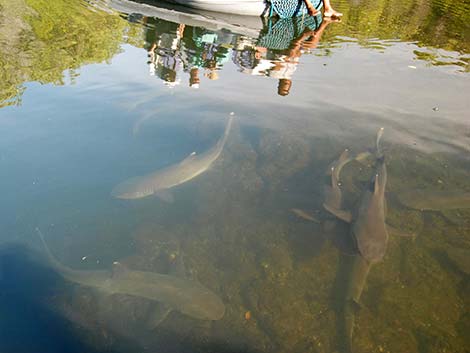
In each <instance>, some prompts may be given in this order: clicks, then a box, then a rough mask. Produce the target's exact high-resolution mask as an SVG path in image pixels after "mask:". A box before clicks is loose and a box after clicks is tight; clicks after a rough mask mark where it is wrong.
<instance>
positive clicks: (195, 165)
mask: <svg viewBox="0 0 470 353" xmlns="http://www.w3.org/2000/svg"><path fill="white" fill-rule="evenodd" d="M233 119H234V116H233V114H231V115H230V117H229V119H228V122H227V125H226V127H225V131H224V134H223V135H222V137H221V138H220V139H219V141H218V142H217V143H216V144H215V145H214V146H213V147H211V148H210V149H209V150H207V151H205V152H204V153H202V154H200V155H197V154H196V152H193V153H191V154H190V155H189V156H188V157H187V158H185V159H184V160H182V161H181V162H179V163H177V164H173V165H171V166H168V167H166V168H163V169H159V170H157V171H155V172H153V173H150V174H147V175H144V176H136V177H133V178H130V179H128V180H126V181H124V182H122V183H120V184H118V185H117V186H116V187H115V188H114V189H113V190H112V192H111V195H112V196H114V197H116V198H119V199H140V198H143V197H146V196H150V195H153V194H155V195H156V196H158V197H160V198H161V199H163V200H165V201H172V196H171V194H169V189H171V188H172V187H174V186H178V185H181V184H183V183H185V182H187V181H189V180H191V179H193V178H195V177H197V176H198V175H200V174H202V173H204V172H205V171H206V170H207V169H209V167H210V166H211V164H212V163H214V162H215V160H216V159H217V158H218V157H219V155H220V153H221V152H222V150H223V148H224V145H225V142H226V141H227V138H228V135H229V132H230V129H231V127H232V124H233Z"/></svg>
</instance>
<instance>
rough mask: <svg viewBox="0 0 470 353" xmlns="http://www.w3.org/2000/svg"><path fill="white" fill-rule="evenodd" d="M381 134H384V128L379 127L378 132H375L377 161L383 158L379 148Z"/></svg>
mask: <svg viewBox="0 0 470 353" xmlns="http://www.w3.org/2000/svg"><path fill="white" fill-rule="evenodd" d="M383 134H384V128H383V127H381V128H380V129H379V131H377V138H376V140H375V151H376V155H377V159H380V158H383V151H382V148H381V146H380V140H381V139H382V136H383Z"/></svg>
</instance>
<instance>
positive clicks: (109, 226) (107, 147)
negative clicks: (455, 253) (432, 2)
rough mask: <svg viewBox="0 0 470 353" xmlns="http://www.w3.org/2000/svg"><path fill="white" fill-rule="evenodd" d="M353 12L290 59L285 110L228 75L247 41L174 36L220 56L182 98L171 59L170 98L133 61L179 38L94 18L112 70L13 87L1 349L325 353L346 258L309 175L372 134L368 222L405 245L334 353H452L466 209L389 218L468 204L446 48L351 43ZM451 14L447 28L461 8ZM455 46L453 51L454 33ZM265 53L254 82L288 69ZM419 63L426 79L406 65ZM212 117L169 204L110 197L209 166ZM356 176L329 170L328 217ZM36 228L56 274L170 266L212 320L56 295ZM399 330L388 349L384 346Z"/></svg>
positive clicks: (85, 293) (5, 121) (69, 290)
mask: <svg viewBox="0 0 470 353" xmlns="http://www.w3.org/2000/svg"><path fill="white" fill-rule="evenodd" d="M34 4H36V3H35V2H34ZM34 4H33V5H34ZM74 4H76V5H77V6H80V9H81V10H80V11H83V13H82V12H80V13H81V15H80V16H82V17H80V18H81V19H83V21H85V22H84V23H86V21H87V19H90V21H91V19H92V18H93V16H94V15H93V12H92V11H91V10H90V8H89V7H87V6H86V4H85V3H83V2H75V3H74ZM100 4H101V3H100ZM10 5H11V3H8V2H5V3H4V4H3V6H5V8H10V7H11V6H10ZM33 5H31V6H33ZM101 5H103V4H101ZM437 5H439V4H437ZM8 6H10V7H8ZM103 6H104V5H103ZM355 6H356V5H355V4H349V3H339V4H338V8H339V9H340V10H342V11H343V12H345V13H346V11H348V9H349V10H350V11H351V12H349V17H348V14H346V16H345V19H344V20H343V23H332V24H330V25H329V26H328V27H327V28H326V30H325V32H324V33H323V37H322V39H321V40H320V42H319V44H318V47H317V48H310V49H306V50H305V51H304V52H302V54H301V55H300V57H298V58H296V59H292V60H293V62H294V64H293V65H292V66H291V69H292V68H293V69H292V70H293V71H292V72H291V73H290V77H291V79H292V87H291V89H290V92H289V94H288V95H286V96H281V95H279V94H278V84H279V77H281V76H279V74H278V73H276V69H273V68H272V66H270V67H271V68H270V69H269V70H268V71H265V72H263V71H261V72H259V74H258V75H256V74H254V73H255V71H253V69H247V68H246V67H245V68H243V67H240V65H237V64H236V63H237V60H236V59H235V58H237V57H238V56H237V51H239V50H241V49H237V48H241V47H242V44H243V43H251V44H253V43H256V40H257V38H250V37H248V36H246V35H245V36H242V35H241V34H240V33H238V32H236V31H235V30H233V28H232V32H230V31H228V30H227V29H224V30H213V29H210V28H209V25H207V26H208V28H204V27H202V26H201V27H200V28H193V27H191V25H190V24H186V27H185V28H184V33H185V34H184V36H187V37H185V38H186V39H187V38H195V37H197V36H196V34H197V33H199V34H200V33H203V35H199V37H197V38H198V39H199V40H200V41H201V42H203V43H204V41H206V42H207V43H206V44H211V43H212V45H214V46H216V47H217V48H218V50H219V51H223V50H222V49H221V48H223V49H224V50H225V52H226V57H224V58H225V59H224V60H222V61H219V62H218V63H217V69H216V70H213V69H211V68H210V67H205V66H204V65H205V64H200V66H199V78H200V83H199V87H198V88H194V87H190V86H191V84H190V73H189V72H190V69H191V65H190V64H189V61H188V62H184V65H185V66H184V68H181V69H180V70H179V71H178V72H177V77H178V79H179V81H178V80H177V81H176V82H177V83H176V84H170V83H168V80H167V82H164V80H162V79H161V78H160V77H158V74H157V75H151V74H150V73H151V72H152V71H151V70H152V68H150V67H149V65H151V64H149V61H151V59H150V56H149V48H151V45H152V44H153V42H157V40H156V39H152V38H160V39H161V40H162V42H163V41H164V39H165V38H163V37H164V35H167V37H169V38H170V39H175V38H176V37H175V28H176V27H177V24H176V23H171V22H168V21H165V20H163V19H160V20H158V21H157V20H155V19H151V18H147V17H145V16H144V17H140V16H134V17H135V18H136V19H137V23H133V22H132V21H129V22H128V20H129V16H128V15H127V14H125V13H123V14H121V15H120V17H119V16H118V15H116V14H108V13H106V12H104V10H103V9H95V10H94V11H97V13H99V14H100V16H109V18H113V19H114V18H117V19H118V21H120V22H119V23H120V24H121V25H122V26H123V28H124V31H123V32H124V33H126V34H125V35H122V33H123V32H119V33H118V32H117V33H116V38H118V40H119V43H120V44H119V52H116V53H112V55H110V58H109V60H108V61H107V62H101V61H99V60H98V62H93V61H88V62H84V63H83V64H81V65H79V67H78V68H75V67H74V68H73V72H72V73H71V72H68V71H65V72H64V84H57V82H55V83H54V82H53V83H50V82H44V81H42V80H39V81H40V82H37V80H34V79H26V80H25V81H24V82H21V84H20V85H19V86H18V87H22V89H23V93H22V94H21V104H18V105H15V104H13V105H9V106H4V107H3V108H1V109H0V180H1V181H2V183H0V195H1V202H0V288H1V290H2V292H1V294H0V295H1V296H0V300H1V303H0V306H1V309H0V310H1V315H2V317H3V318H4V319H2V323H1V331H0V332H1V333H0V341H1V342H0V351H2V352H15V353H16V352H84V351H87V352H92V351H97V352H114V351H125V352H135V351H148V352H173V351H174V352H211V351H214V352H215V351H217V352H221V351H222V352H242V351H243V352H258V351H260V352H281V351H284V352H285V351H292V352H297V351H299V352H334V351H336V349H337V342H338V340H339V339H340V338H338V337H337V329H336V326H335V305H337V304H335V303H333V301H334V300H333V299H332V298H335V297H336V296H337V294H338V293H337V292H338V288H339V287H337V286H336V285H337V283H336V285H335V281H338V278H341V276H339V275H338V274H337V271H339V270H338V269H340V268H341V266H340V264H341V263H344V261H345V260H344V256H346V255H343V254H342V253H341V251H339V250H341V246H338V242H340V243H341V237H342V236H343V235H344V234H346V235H347V232H348V229H347V226H343V228H344V227H346V228H344V229H340V228H341V227H339V228H338V229H337V234H334V235H328V234H327V233H326V231H325V228H324V223H327V222H328V221H329V220H331V215H327V214H326V213H325V212H324V210H323V208H322V203H323V198H322V197H323V196H322V193H323V184H324V182H325V172H326V171H327V170H328V165H329V164H330V163H331V162H332V161H334V160H335V159H337V158H338V156H339V155H340V153H341V152H342V151H343V150H344V149H345V148H349V149H351V150H352V151H357V152H359V151H365V150H368V149H371V148H372V147H373V146H374V140H375V134H376V132H377V130H378V129H379V128H380V127H384V128H385V134H384V138H383V144H384V146H385V153H386V160H387V166H388V172H389V181H388V184H387V198H388V200H389V204H388V206H389V211H388V216H389V219H390V221H391V222H392V223H393V224H394V225H395V226H399V227H401V228H402V229H406V230H408V231H410V230H411V231H415V232H416V233H418V236H417V237H416V239H415V240H410V239H406V238H403V239H401V238H394V237H391V239H390V244H389V247H388V251H387V255H386V257H385V258H384V260H383V262H381V263H379V264H377V265H376V266H374V267H372V269H371V273H370V275H369V277H368V280H367V284H366V287H365V289H364V293H363V295H362V298H361V305H362V306H363V307H364V309H363V310H362V311H360V312H359V313H358V314H357V318H356V328H355V331H354V338H353V345H354V346H355V347H357V351H364V352H365V351H388V352H393V351H403V352H404V351H406V352H438V351H452V352H465V351H466V347H468V330H467V328H468V327H469V326H468V325H469V321H468V305H469V303H468V296H467V295H466V294H465V293H468V272H465V266H464V265H462V264H461V263H460V262H458V261H457V260H455V259H454V258H453V257H452V255H449V254H451V252H450V251H449V249H455V248H461V249H464V250H467V251H470V213H469V211H468V208H463V209H458V210H454V209H451V208H450V207H449V209H444V210H434V211H421V210H415V209H412V208H410V207H406V206H404V205H403V204H400V203H399V201H397V200H398V199H399V196H400V195H402V194H403V193H407V192H409V191H410V190H415V189H425V190H429V191H432V190H450V191H460V192H462V194H464V193H465V192H467V193H468V192H470V184H469V182H468V180H469V178H468V176H469V173H470V164H469V157H468V156H469V154H468V153H469V148H470V142H469V139H470V125H469V119H468V111H469V109H470V102H469V101H468V93H467V92H468V91H469V88H470V79H469V75H468V64H465V63H468V55H469V54H468V52H466V48H465V40H464V39H461V42H459V41H457V42H455V41H454V42H453V38H452V36H451V35H450V34H448V33H447V32H446V33H447V35H448V36H449V37H448V38H447V37H446V38H445V39H446V40H447V41H446V42H445V43H443V44H441V46H439V43H437V44H436V43H434V42H432V33H434V32H433V31H434V30H435V27H432V26H431V28H428V33H427V34H428V35H429V38H431V39H429V38H428V37H426V36H425V37H426V38H424V37H423V39H422V41H421V42H420V41H419V40H418V39H415V38H411V39H410V38H405V37H406V36H407V35H408V33H405V32H406V31H404V32H403V33H400V31H399V30H397V33H395V34H394V35H390V34H389V33H382V29H381V27H380V26H378V29H377V28H375V29H374V30H375V32H374V33H373V34H372V35H370V36H368V34H367V33H368V32H367V28H362V32H360V33H356V32H355V27H354V25H353V24H352V23H351V19H352V18H353V17H354V16H353V15H354V12H353V10H354V9H355V8H356V7H355ZM442 6H444V5H442ZM458 6H460V7H458ZM458 6H457V7H458V8H459V9H461V10H462V11H463V9H464V7H465V4H460V5H458ZM365 8H367V6H365ZM386 10H387V11H389V12H390V13H392V12H393V10H394V9H393V8H386ZM384 11H385V10H384ZM385 12H386V11H385ZM457 12H458V11H457ZM18 16H19V18H20V17H21V16H20V15H18ZM73 16H78V15H77V14H74V15H73ZM131 19H132V18H131ZM452 19H454V17H452ZM72 20H73V19H72V18H71V19H70V21H71V23H73V21H72ZM132 20H133V21H134V20H135V19H132ZM382 21H386V19H382ZM456 21H457V20H456ZM372 22H373V20H371V23H372ZM90 23H91V22H90ZM183 23H184V21H183ZM380 23H381V22H380V21H378V24H379V25H380ZM456 23H457V24H458V25H460V24H459V22H456ZM374 24H377V23H375V22H374ZM374 24H370V26H371V27H373V26H374ZM385 24H388V22H385ZM454 25H455V23H454V22H452V23H450V24H448V25H447V26H448V27H445V28H446V29H449V28H453V27H452V26H454ZM455 26H457V25H455ZM242 28H243V27H242ZM460 29H461V33H462V35H463V36H464V37H465V35H466V33H467V31H468V28H467V27H461V28H460ZM245 30H246V28H244V29H243V31H245ZM126 31H127V32H126ZM243 31H241V32H243ZM449 31H451V30H450V29H449ZM26 33H29V32H26ZM194 33H196V34H194ZM1 34H2V36H3V37H1V38H2V40H1V41H0V44H1V45H2V46H1V49H0V50H2V51H3V53H4V54H5V57H6V58H11V57H10V56H8V55H9V50H10V49H11V48H12V47H14V45H15V43H16V42H15V43H14V42H13V40H12V42H11V43H10V42H8V41H7V40H6V39H8V38H12V37H5V36H7V35H6V34H4V33H3V32H2V33H1ZM56 35H57V34H56ZM260 35H261V34H260ZM57 36H58V35H57ZM57 38H58V39H57V40H58V42H59V43H62V42H61V39H60V37H57ZM129 38H130V39H129ZM162 38H163V39H162ZM167 39H168V38H166V39H165V40H167ZM90 40H92V39H90ZM93 40H96V39H93ZM152 41H153V42H152ZM280 41H281V39H280ZM44 43H45V42H44ZM64 43H65V44H64V48H67V46H66V43H68V42H66V41H65V39H64ZM160 43H161V42H160ZM449 43H454V45H455V46H454V47H453V48H449V45H450V44H449ZM455 43H457V44H455ZM251 44H250V45H251ZM97 45H98V46H99V45H100V43H99V42H97ZM101 45H104V44H103V43H101ZM10 46H11V48H10ZM46 47H47V45H46ZM51 47H52V46H51ZM160 49H161V50H163V49H165V50H166V54H165V55H167V56H166V57H167V58H168V57H170V58H171V56H172V55H173V54H171V53H172V52H171V50H170V49H168V48H164V47H161V48H157V50H160ZM186 49H187V48H186ZM63 50H66V49H63ZM188 50H189V49H188ZM267 50H268V51H267V54H261V55H266V56H265V59H266V62H265V63H266V65H268V64H269V62H270V63H271V65H275V64H276V63H277V64H278V65H280V64H279V63H280V62H281V63H282V62H283V60H284V59H285V55H287V54H286V52H281V51H275V50H273V51H270V49H269V48H268V49H267ZM421 52H426V53H432V54H433V55H434V56H433V59H429V60H426V59H424V60H422V59H420V58H421V57H420V56H419V53H421ZM168 53H170V54H168ZM240 53H241V51H240V52H239V54H240ZM207 54H208V53H207V52H205V53H202V54H201V57H197V59H200V60H202V61H203V60H205V59H207V57H205V56H204V55H207ZM209 54H210V53H209ZM245 54H246V55H248V54H249V53H248V52H247V53H245ZM57 55H59V54H57ZM165 55H163V57H165ZM177 55H179V54H177ZM181 55H182V57H183V58H184V55H183V54H181ZM198 55H199V54H198ZM283 55H284V56H283ZM196 56H197V55H196ZM193 59H194V57H193ZM8 60H11V59H8ZM43 60H44V61H45V60H46V59H43ZM439 60H441V61H446V60H447V61H446V62H445V65H443V62H441V61H439ZM466 60H467V61H466ZM183 61H184V60H183ZM10 63H11V66H4V70H5V72H8V73H9V75H10V71H6V70H7V69H8V68H9V67H12V66H14V65H13V61H10ZM238 63H239V62H238ZM284 63H285V62H284ZM193 64H194V63H193ZM22 65H23V64H22ZM194 65H195V64H194ZM465 65H467V66H465ZM20 66H21V65H20ZM258 68H259V67H258ZM27 69H28V70H29V69H30V68H29V67H26V66H24V67H20V69H18V71H19V72H20V73H25V72H29V71H28V70H27ZM22 70H23V71H22ZM37 70H38V72H39V70H40V68H38V69H37ZM12 72H13V71H12ZM33 72H34V68H33ZM214 72H216V75H214ZM204 74H206V75H204ZM24 75H25V77H26V76H27V74H26V73H25V74H24ZM211 75H212V76H211ZM18 76H21V75H18ZM5 77H7V74H5ZM283 77H287V76H283ZM7 88H8V87H7ZM2 90H6V88H5V87H3V86H2ZM231 115H234V116H235V122H234V126H233V128H232V130H231V131H230V134H229V137H228V140H227V143H226V145H225V146H224V149H223V151H222V154H221V156H220V157H219V158H218V159H217V160H216V161H215V162H214V163H213V164H212V165H211V167H210V168H209V169H208V171H206V172H205V173H203V174H201V175H199V176H198V177H196V178H194V179H192V180H190V181H188V182H186V183H183V184H182V185H180V186H178V187H175V188H174V190H172V191H173V194H174V201H173V202H171V203H167V202H164V201H162V200H161V199H159V198H157V197H155V196H150V197H146V198H143V199H136V200H123V199H116V198H113V197H112V196H111V190H112V189H113V188H114V187H115V186H116V185H117V184H119V183H121V182H122V181H124V180H127V179H128V178H131V177H134V176H138V175H145V174H148V173H150V172H153V171H156V170H159V169H161V168H164V167H166V166H169V165H172V164H175V163H179V162H180V161H182V160H183V159H184V158H186V157H187V156H188V155H190V154H191V153H192V152H196V153H197V154H200V153H203V152H204V151H206V150H208V149H209V148H211V147H212V146H213V145H214V144H215V143H216V142H217V141H218V139H219V138H220V136H221V135H222V134H223V131H224V128H225V125H226V123H227V121H228V119H229V117H230V116H231ZM371 173H372V169H371V168H370V165H367V163H365V164H361V163H358V162H354V163H352V165H351V166H348V167H347V168H345V171H344V174H343V176H344V180H342V187H343V188H344V191H345V194H347V195H346V196H345V197H346V204H347V205H348V206H351V207H352V208H354V205H355V202H356V201H357V199H358V198H359V195H360V193H361V190H362V189H364V187H365V185H366V184H367V180H369V178H370V174H371ZM326 179H328V178H326ZM292 209H302V210H304V211H305V212H307V213H308V214H310V215H313V218H314V220H313V221H309V220H306V219H305V218H302V216H298V215H297V216H296V214H295V213H294V212H293V211H292ZM36 228H39V229H40V230H41V231H42V233H44V235H45V238H46V242H47V244H48V246H49V247H50V249H51V251H52V253H53V254H54V255H55V256H56V257H57V258H58V259H59V261H60V262H61V263H63V264H65V265H66V266H68V267H71V268H75V269H81V270H90V271H92V270H97V269H109V268H111V266H112V263H113V262H114V261H119V262H121V263H124V264H125V265H126V266H128V267H129V268H131V269H136V270H141V271H149V272H158V273H169V271H170V268H171V261H172V260H171V259H172V256H176V257H177V258H179V257H180V256H181V257H182V258H183V259H184V267H185V271H186V274H185V276H186V277H187V278H191V279H195V280H197V281H198V282H200V283H201V284H203V285H204V286H206V287H207V288H209V289H211V290H212V291H214V292H215V293H216V294H217V295H218V296H220V298H221V299H222V301H223V302H224V304H225V306H226V313H225V316H224V318H223V319H222V320H219V321H213V322H205V321H203V320H197V319H194V318H191V317H188V316H185V315H184V314H182V313H180V312H178V311H177V310H176V311H173V312H172V313H171V314H170V315H169V317H168V318H166V319H165V320H164V321H163V322H162V323H161V324H160V325H159V326H158V327H157V328H156V329H155V330H149V329H148V327H146V326H145V313H146V312H148V311H149V310H150V309H149V308H151V306H152V305H153V304H154V303H152V302H150V301H147V300H143V299H140V300H139V299H138V298H137V299H136V298H133V297H130V298H129V297H123V296H119V295H118V296H115V295H114V296H104V295H103V294H100V293H99V292H96V291H94V290H93V289H90V288H87V287H85V286H81V285H79V284H76V283H75V284H74V283H70V282H67V281H65V280H63V279H61V278H60V277H59V276H58V275H57V274H55V273H54V271H53V270H51V269H50V268H48V266H47V264H48V262H47V259H46V258H45V257H44V250H43V249H42V246H41V243H40V240H39V237H38V235H37V231H36ZM343 233H344V234H343ZM342 234H343V235H342ZM338 239H339V240H338ZM175 254H176V255H175ZM168 259H170V260H168ZM456 261H457V262H456ZM343 270H344V269H343ZM401 330H403V331H405V332H406V335H404V336H402V335H399V336H397V333H396V332H401Z"/></svg>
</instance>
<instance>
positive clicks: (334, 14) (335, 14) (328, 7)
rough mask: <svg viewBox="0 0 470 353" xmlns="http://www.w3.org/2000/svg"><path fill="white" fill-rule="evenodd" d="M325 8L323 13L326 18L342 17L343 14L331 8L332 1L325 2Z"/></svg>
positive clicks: (324, 0) (326, 0)
mask: <svg viewBox="0 0 470 353" xmlns="http://www.w3.org/2000/svg"><path fill="white" fill-rule="evenodd" d="M323 7H324V9H325V11H324V12H323V16H325V17H341V16H343V14H342V13H341V12H338V11H336V10H335V9H333V7H331V3H330V0H323Z"/></svg>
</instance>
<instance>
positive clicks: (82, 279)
mask: <svg viewBox="0 0 470 353" xmlns="http://www.w3.org/2000/svg"><path fill="white" fill-rule="evenodd" d="M36 232H37V234H38V235H39V237H40V239H41V242H42V245H43V248H44V250H45V252H46V255H47V258H48V260H49V263H50V265H51V267H52V268H53V269H54V270H55V271H56V272H57V273H58V274H59V275H60V276H61V277H63V278H64V279H66V280H68V281H70V282H74V283H78V284H81V285H84V286H87V287H90V288H95V289H97V290H99V291H100V292H101V293H103V294H108V295H112V294H124V295H130V296H134V297H139V298H145V299H149V300H152V301H156V302H159V303H161V304H163V307H164V308H167V309H165V315H166V314H168V313H169V311H170V310H177V311H179V312H181V313H183V314H185V315H188V316H190V317H192V318H195V319H201V320H220V319H221V318H222V317H223V316H224V314H225V305H224V303H223V302H222V300H221V299H220V298H219V297H218V296H217V295H216V294H215V293H214V292H212V291H211V290H209V289H208V288H206V287H204V286H203V285H202V284H200V283H199V282H197V281H194V280H190V279H185V278H180V277H177V276H173V275H165V274H158V273H153V272H146V271H134V270H130V269H128V268H127V267H126V266H124V265H123V264H121V263H119V262H114V263H113V268H112V271H107V270H96V271H81V270H74V269H71V268H69V267H66V266H64V265H62V264H61V263H60V262H59V261H58V260H57V259H56V258H55V257H54V255H52V253H51V252H50V250H49V248H48V247H47V245H46V242H45V240H44V236H43V234H42V232H41V231H40V230H39V229H38V228H36ZM162 319H163V318H162ZM162 319H160V320H158V319H153V321H154V326H156V325H157V324H158V323H159V322H161V321H163V320H162Z"/></svg>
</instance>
